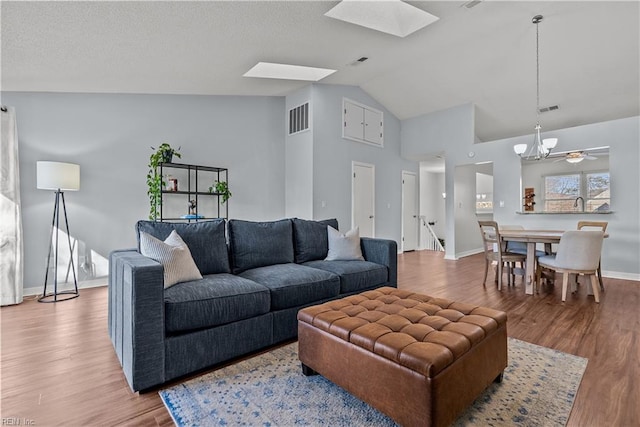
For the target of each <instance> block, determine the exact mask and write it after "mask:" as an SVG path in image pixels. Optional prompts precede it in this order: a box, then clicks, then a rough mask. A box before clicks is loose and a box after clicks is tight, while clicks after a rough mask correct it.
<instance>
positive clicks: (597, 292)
mask: <svg viewBox="0 0 640 427" xmlns="http://www.w3.org/2000/svg"><path fill="white" fill-rule="evenodd" d="M599 285H600V284H599V283H598V278H597V277H596V275H595V274H592V275H591V287H592V288H593V297H594V298H595V299H596V302H597V303H598V304H600V289H599V287H600V286H599Z"/></svg>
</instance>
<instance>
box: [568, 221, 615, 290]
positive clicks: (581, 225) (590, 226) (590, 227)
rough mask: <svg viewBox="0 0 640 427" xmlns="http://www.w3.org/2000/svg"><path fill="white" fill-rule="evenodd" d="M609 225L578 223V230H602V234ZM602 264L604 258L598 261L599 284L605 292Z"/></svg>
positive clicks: (601, 222) (603, 223) (590, 222)
mask: <svg viewBox="0 0 640 427" xmlns="http://www.w3.org/2000/svg"><path fill="white" fill-rule="evenodd" d="M607 225H609V223H608V222H607V221H578V230H582V229H587V230H602V232H605V231H607ZM601 264H602V257H600V260H598V282H600V290H601V291H602V292H604V282H603V281H602V268H601ZM576 283H578V276H576Z"/></svg>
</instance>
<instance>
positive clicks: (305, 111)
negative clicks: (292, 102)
mask: <svg viewBox="0 0 640 427" xmlns="http://www.w3.org/2000/svg"><path fill="white" fill-rule="evenodd" d="M308 129H309V103H308V102H305V103H304V104H302V105H298V106H297V107H294V108H292V109H290V110H289V135H294V134H296V133H300V132H304V131H305V130H308Z"/></svg>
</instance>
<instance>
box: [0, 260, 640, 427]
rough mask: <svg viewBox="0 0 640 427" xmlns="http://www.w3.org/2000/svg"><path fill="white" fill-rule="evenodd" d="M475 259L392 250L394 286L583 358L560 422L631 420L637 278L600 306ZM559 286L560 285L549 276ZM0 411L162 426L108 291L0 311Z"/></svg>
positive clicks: (638, 334) (638, 345)
mask: <svg viewBox="0 0 640 427" xmlns="http://www.w3.org/2000/svg"><path fill="white" fill-rule="evenodd" d="M483 268H484V261H483V258H482V255H481V254H480V255H474V256H471V257H466V258H463V259H461V260H459V261H449V260H444V259H443V256H442V253H439V252H431V251H418V252H411V253H406V254H403V255H400V256H399V258H398V278H399V287H400V288H401V289H407V290H412V291H415V292H421V293H426V294H429V295H433V296H438V297H442V298H449V299H453V300H457V301H462V302H468V303H472V304H477V305H483V306H487V307H493V308H496V309H499V310H504V311H506V312H507V313H508V316H509V321H508V334H509V336H512V337H515V338H518V339H521V340H524V341H528V342H532V343H535V344H539V345H542V346H545V347H551V348H555V349H558V350H561V351H564V352H567V353H571V354H575V355H578V356H582V357H586V358H588V359H589V364H588V366H587V370H586V372H585V376H584V378H583V381H582V384H581V385H580V389H579V391H578V395H577V397H576V402H575V404H574V407H573V411H572V413H571V417H570V419H569V423H568V425H569V426H580V427H584V426H604V425H607V426H623V427H626V426H638V425H640V423H639V421H638V420H640V405H638V402H640V309H639V308H640V283H638V282H633V281H625V280H615V279H607V278H605V287H606V291H605V292H604V294H603V295H602V296H601V303H600V304H599V305H598V304H595V302H594V301H593V297H591V296H587V292H586V291H587V289H586V282H585V284H583V285H581V286H580V287H579V290H578V292H577V293H576V294H570V295H569V296H568V297H567V302H566V303H564V304H563V303H562V302H561V301H560V291H561V286H558V285H556V286H555V287H553V286H551V287H543V289H542V291H541V292H540V294H539V295H534V296H527V295H525V294H524V285H523V284H522V283H521V281H520V279H518V280H517V281H516V285H515V286H513V287H507V286H506V285H505V286H504V287H503V290H502V292H498V290H497V288H496V286H495V285H494V283H493V276H492V274H491V273H490V274H489V277H488V279H487V281H488V283H487V285H486V286H483V285H482V283H481V280H482V275H483ZM558 283H559V284H560V283H561V282H558ZM0 322H1V326H0V328H1V334H2V335H1V341H0V344H1V351H0V357H1V360H0V387H1V391H0V413H1V416H2V417H3V418H6V417H16V418H20V419H25V418H26V419H30V420H33V421H34V422H35V425H37V426H53V425H60V426H94V425H101V426H103V425H104V426H110V425H125V426H129V425H130V426H152V425H160V426H170V425H173V422H172V420H171V417H170V416H169V414H168V412H167V411H166V409H165V408H164V405H163V404H162V402H161V400H160V398H159V396H158V394H157V393H156V392H150V393H145V394H142V395H140V394H137V393H136V394H134V393H132V392H131V391H130V390H129V387H128V385H127V383H126V381H125V379H124V376H123V374H122V370H121V368H120V364H119V362H118V359H117V357H116V355H115V352H114V351H113V348H112V346H111V341H110V340H109V336H108V333H107V289H106V288H105V287H102V288H92V289H86V290H82V291H81V297H80V298H77V299H74V300H70V301H66V302H61V303H58V304H39V303H37V302H35V301H26V302H25V303H23V304H20V305H17V306H11V307H3V308H2V309H1V310H0Z"/></svg>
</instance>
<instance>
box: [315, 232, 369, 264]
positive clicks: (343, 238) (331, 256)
mask: <svg viewBox="0 0 640 427" xmlns="http://www.w3.org/2000/svg"><path fill="white" fill-rule="evenodd" d="M327 233H328V234H327V237H328V238H329V252H328V253H327V257H326V258H325V261H338V260H341V261H355V260H359V261H364V257H363V256H362V249H360V229H359V228H358V227H356V228H354V229H353V230H349V231H347V232H346V233H345V234H341V233H340V232H339V231H338V230H336V229H335V228H333V227H331V226H330V225H327Z"/></svg>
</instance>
